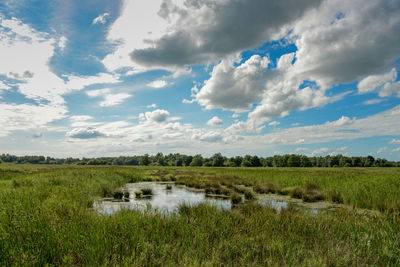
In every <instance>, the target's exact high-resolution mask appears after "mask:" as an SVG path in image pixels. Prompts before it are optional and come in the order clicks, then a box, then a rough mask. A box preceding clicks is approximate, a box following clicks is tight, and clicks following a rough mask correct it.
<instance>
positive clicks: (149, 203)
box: [94, 182, 338, 215]
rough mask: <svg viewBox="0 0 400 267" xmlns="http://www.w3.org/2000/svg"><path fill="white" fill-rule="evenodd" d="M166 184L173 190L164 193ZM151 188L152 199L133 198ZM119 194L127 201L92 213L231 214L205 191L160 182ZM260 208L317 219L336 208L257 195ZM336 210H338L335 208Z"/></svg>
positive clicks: (109, 202)
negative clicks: (207, 207)
mask: <svg viewBox="0 0 400 267" xmlns="http://www.w3.org/2000/svg"><path fill="white" fill-rule="evenodd" d="M167 184H169V185H170V186H171V187H172V188H171V189H170V190H167V189H166V187H167ZM145 188H151V189H152V191H153V195H152V196H151V197H142V198H136V197H135V192H136V191H139V190H142V189H145ZM122 191H124V192H126V191H127V192H129V199H124V200H116V199H112V198H108V199H103V200H102V201H98V202H95V203H94V209H95V210H97V211H98V212H100V213H103V214H113V213H115V212H117V211H119V210H121V209H135V210H148V209H151V210H158V211H160V212H165V213H168V212H176V211H177V210H178V208H179V206H180V205H182V204H187V205H190V206H196V205H199V204H201V203H209V204H212V205H216V206H217V207H219V208H221V209H224V210H231V209H232V206H231V202H230V199H229V198H228V199H226V198H225V199H224V198H210V197H206V195H205V193H204V191H202V190H195V189H190V188H187V187H185V186H178V185H175V184H173V183H165V182H164V183H163V182H141V183H133V184H127V185H125V186H124V188H122ZM256 201H257V202H258V203H260V204H261V205H264V206H267V207H270V208H273V209H274V210H276V212H278V213H280V212H281V211H282V210H284V209H288V208H289V206H290V207H292V208H294V209H295V210H298V211H305V212H308V213H310V214H313V215H318V214H320V213H321V212H322V211H324V210H328V209H329V208H335V207H336V206H338V205H335V204H332V203H326V202H314V203H304V202H303V201H301V200H299V199H293V198H290V197H289V196H280V195H271V194H268V195H258V197H257V200H256ZM336 208H337V207H336Z"/></svg>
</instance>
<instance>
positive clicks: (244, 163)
mask: <svg viewBox="0 0 400 267" xmlns="http://www.w3.org/2000/svg"><path fill="white" fill-rule="evenodd" d="M241 166H242V167H253V165H251V161H250V160H248V159H243V160H242V164H241Z"/></svg>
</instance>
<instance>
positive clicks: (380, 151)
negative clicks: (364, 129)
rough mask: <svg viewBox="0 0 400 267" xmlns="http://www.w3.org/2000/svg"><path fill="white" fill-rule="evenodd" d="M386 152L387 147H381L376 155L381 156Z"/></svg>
mask: <svg viewBox="0 0 400 267" xmlns="http://www.w3.org/2000/svg"><path fill="white" fill-rule="evenodd" d="M385 150H387V147H381V148H380V149H378V151H376V154H381V153H382V152H383V151H385Z"/></svg>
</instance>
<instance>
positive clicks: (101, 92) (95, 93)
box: [86, 88, 111, 97]
mask: <svg viewBox="0 0 400 267" xmlns="http://www.w3.org/2000/svg"><path fill="white" fill-rule="evenodd" d="M110 92H111V89H109V88H104V89H98V90H90V91H87V92H86V94H87V95H88V96H89V97H104V96H106V95H107V94H109V93H110Z"/></svg>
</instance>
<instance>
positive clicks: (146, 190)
mask: <svg viewBox="0 0 400 267" xmlns="http://www.w3.org/2000/svg"><path fill="white" fill-rule="evenodd" d="M142 193H143V195H144V196H151V195H153V190H152V189H151V188H144V189H142Z"/></svg>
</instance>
